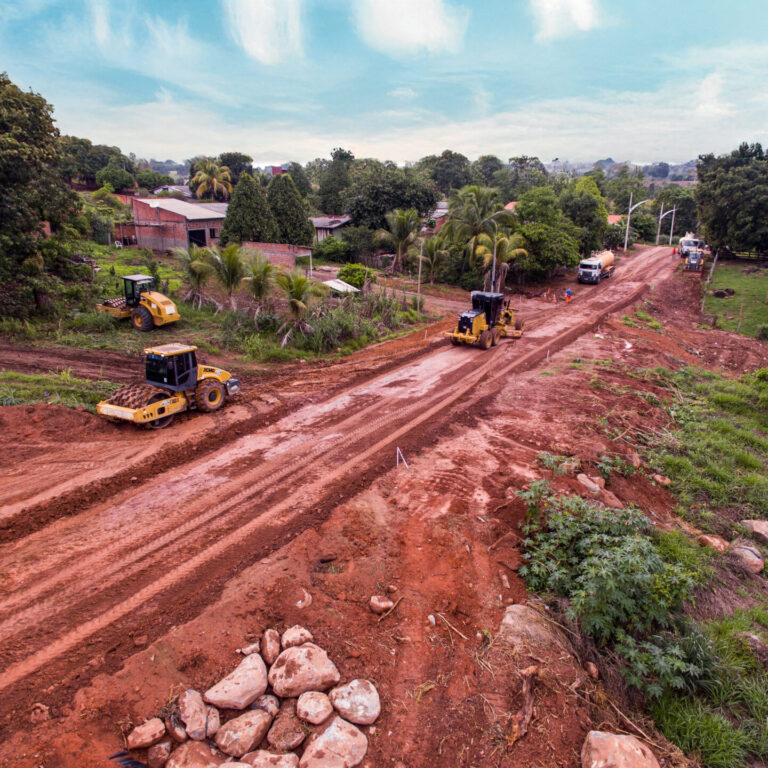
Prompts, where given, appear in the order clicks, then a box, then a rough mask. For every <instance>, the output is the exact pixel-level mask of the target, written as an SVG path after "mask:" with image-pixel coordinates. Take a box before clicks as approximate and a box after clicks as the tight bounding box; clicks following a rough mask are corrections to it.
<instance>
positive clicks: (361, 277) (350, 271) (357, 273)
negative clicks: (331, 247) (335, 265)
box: [338, 263, 376, 288]
mask: <svg viewBox="0 0 768 768" xmlns="http://www.w3.org/2000/svg"><path fill="white" fill-rule="evenodd" d="M366 277H367V278H368V280H370V281H371V282H372V283H375V282H376V275H375V274H374V273H373V272H371V270H370V268H369V267H366V266H365V265H364V264H356V263H350V264H345V265H344V266H343V267H342V268H341V269H340V270H339V274H338V278H339V280H343V281H344V282H345V283H349V284H350V285H353V286H354V287H355V288H362V287H363V285H364V283H365V279H366Z"/></svg>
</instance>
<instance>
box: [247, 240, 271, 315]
mask: <svg viewBox="0 0 768 768" xmlns="http://www.w3.org/2000/svg"><path fill="white" fill-rule="evenodd" d="M247 267H248V272H249V273H250V274H249V275H248V276H247V277H246V278H245V281H246V283H247V284H248V292H249V293H250V294H251V298H252V299H253V300H254V301H255V302H256V311H255V312H254V313H253V321H254V323H256V324H257V327H258V318H259V312H261V308H262V307H263V306H264V305H265V304H267V303H268V301H269V296H270V294H271V293H272V290H273V289H274V287H275V267H274V265H273V264H271V263H270V262H269V261H268V260H267V259H265V258H264V255H263V254H262V253H261V251H254V253H253V256H252V257H251V260H250V262H248V263H247Z"/></svg>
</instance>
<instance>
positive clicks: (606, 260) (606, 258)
mask: <svg viewBox="0 0 768 768" xmlns="http://www.w3.org/2000/svg"><path fill="white" fill-rule="evenodd" d="M614 259H615V257H614V255H613V251H600V253H593V254H592V255H591V256H590V257H589V258H588V259H582V260H581V261H580V262H579V273H578V280H579V282H580V283H594V284H595V285H597V284H598V283H599V282H600V280H601V279H602V278H604V277H610V276H611V275H612V274H613V266H614V265H613V262H614Z"/></svg>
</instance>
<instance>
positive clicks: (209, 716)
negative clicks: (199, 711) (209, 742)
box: [205, 707, 221, 739]
mask: <svg viewBox="0 0 768 768" xmlns="http://www.w3.org/2000/svg"><path fill="white" fill-rule="evenodd" d="M219 728H221V717H220V716H219V710H218V709H216V707H206V712H205V738H206V739H212V738H213V737H214V736H215V735H216V734H217V733H218V732H219Z"/></svg>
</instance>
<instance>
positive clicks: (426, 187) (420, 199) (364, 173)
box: [344, 161, 440, 229]
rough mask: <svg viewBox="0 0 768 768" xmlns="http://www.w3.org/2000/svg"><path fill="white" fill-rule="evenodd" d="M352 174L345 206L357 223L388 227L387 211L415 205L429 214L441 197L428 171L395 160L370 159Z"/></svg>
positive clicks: (374, 226)
mask: <svg viewBox="0 0 768 768" xmlns="http://www.w3.org/2000/svg"><path fill="white" fill-rule="evenodd" d="M356 166H357V161H356ZM350 177H351V178H350V185H349V187H348V188H347V190H346V191H345V193H344V201H345V202H344V208H345V210H347V211H348V212H349V213H350V215H351V216H352V223H353V225H354V226H365V227H369V228H370V229H381V228H383V227H385V226H386V218H385V217H386V214H387V213H388V212H389V211H392V210H394V209H395V208H400V209H403V210H407V209H408V208H415V209H416V210H417V211H418V213H419V215H420V216H426V215H427V213H429V211H430V210H431V209H432V208H434V206H435V203H436V202H437V201H438V199H439V197H440V195H439V193H438V191H437V187H436V186H435V184H434V182H433V181H431V180H430V179H428V178H427V176H426V175H425V174H424V173H422V172H420V171H417V170H416V169H414V168H398V167H397V166H396V165H395V164H394V163H380V162H378V161H368V162H367V163H366V165H365V167H360V168H358V167H355V168H353V170H352V173H351V174H350Z"/></svg>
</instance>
